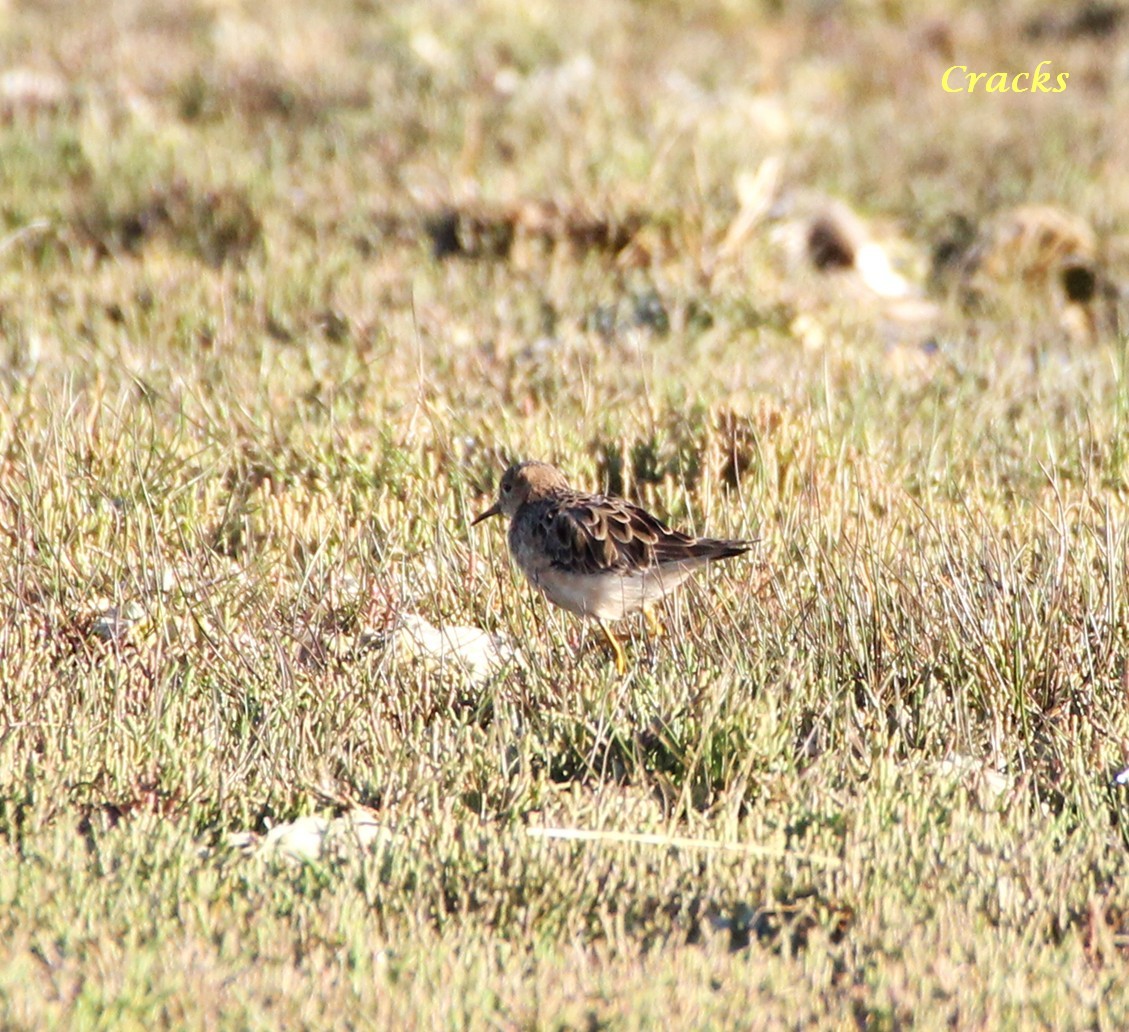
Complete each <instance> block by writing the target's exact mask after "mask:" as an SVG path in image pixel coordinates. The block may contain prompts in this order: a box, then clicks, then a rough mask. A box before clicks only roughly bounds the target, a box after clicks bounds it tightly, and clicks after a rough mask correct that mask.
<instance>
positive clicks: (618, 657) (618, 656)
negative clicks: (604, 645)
mask: <svg viewBox="0 0 1129 1032" xmlns="http://www.w3.org/2000/svg"><path fill="white" fill-rule="evenodd" d="M596 623H598V624H599V625H600V630H601V631H603V632H604V637H605V638H607V639H608V644H609V645H610V646H611V647H612V652H614V653H615V672H616V673H617V674H619V676H620V677H622V676H623V675H624V674H625V673H627V657H626V656H625V655H624V654H623V646H622V645H621V644H620V643H619V639H618V638H617V637H616V636H615V635H614V634H612V632H611V628H610V627H608V625H607V624H606V623H604V621H603V620H597V621H596Z"/></svg>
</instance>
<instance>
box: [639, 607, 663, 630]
mask: <svg viewBox="0 0 1129 1032" xmlns="http://www.w3.org/2000/svg"><path fill="white" fill-rule="evenodd" d="M643 618H644V619H645V620H646V621H647V629H648V630H649V631H650V632H651V637H653V638H661V637H662V636H663V634H664V633H666V632H665V631H664V630H663V625H662V624H661V623H659V618H658V617H657V616H655V611H654V610H653V609H652V608H651V607H650V606H644V607H643Z"/></svg>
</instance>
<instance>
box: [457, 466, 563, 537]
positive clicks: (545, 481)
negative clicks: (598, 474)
mask: <svg viewBox="0 0 1129 1032" xmlns="http://www.w3.org/2000/svg"><path fill="white" fill-rule="evenodd" d="M567 490H568V481H567V480H565V478H564V474H563V473H561V471H560V470H559V469H557V468H556V467H554V466H550V465H549V464H548V463H547V462H518V463H516V464H514V465H513V466H511V467H510V468H509V469H507V470H506V472H505V473H503V474H502V482H501V483H500V484H499V485H498V500H497V501H496V502H495V503H494V504H493V505H492V506H490V508H489V509H487V510H486V511H485V512H484V513H482V514H481V515H480V516H476V517H475V518H474V520H473V521H472V522H471V526H472V527H473V526H474V525H475V523H481V522H482V521H483V520H485V519H488V518H489V517H491V516H499V515H501V516H508V517H510V518H511V519H512V518H513V515H514V513H516V512H517V511H518V509H520V508H521V507H522V506H523V505H524V504H525V503H526V502H536V501H538V500H539V499H541V498H548V497H550V496H551V495H553V494H557V493H559V492H561V491H567Z"/></svg>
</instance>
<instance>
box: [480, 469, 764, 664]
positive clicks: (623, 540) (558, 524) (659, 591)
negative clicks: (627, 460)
mask: <svg viewBox="0 0 1129 1032" xmlns="http://www.w3.org/2000/svg"><path fill="white" fill-rule="evenodd" d="M498 515H502V516H508V517H509V520H510V531H509V545H510V554H511V555H512V556H513V559H514V562H516V563H517V565H518V566H519V567H520V568H521V572H522V573H524V574H525V576H526V577H528V578H529V580H530V582H531V583H532V584H533V586H534V587H536V588H537V589H538V590H539V591H540V592H541V593H542V594H543V595H544V596H545V597H546V598H547V599H548V600H549V601H550V602H552V603H553V604H554V605H558V606H560V607H561V608H562V609H567V610H568V611H569V612H570V613H577V614H579V615H580V616H590V617H592V618H593V619H594V620H595V621H596V622H597V623H598V624H599V626H600V630H602V631H603V632H604V637H606V638H607V639H608V644H610V645H611V647H612V651H613V652H614V653H615V666H616V670H617V671H618V672H619V673H620V674H621V675H622V674H623V673H624V671H625V670H626V669H627V660H626V658H625V657H624V654H623V647H622V645H620V643H619V640H618V639H617V638H616V637H615V636H614V635H613V634H612V632H611V628H610V627H609V626H608V624H609V623H610V622H614V621H616V620H620V619H622V618H623V617H625V616H627V615H628V614H629V613H634V612H636V611H638V610H640V609H642V610H643V612H644V615H645V616H646V618H647V623H648V624H649V625H650V627H651V629H652V630H653V631H657V630H658V626H657V622H656V621H655V617H654V614H653V613H652V612H651V606H652V605H654V604H655V603H656V602H658V601H659V600H660V599H661V598H663V596H664V595H668V594H669V593H670V592H672V591H673V590H674V589H675V588H677V587H678V585H679V584H681V583H682V582H683V581H684V580H686V578H687V577H689V576H690V575H691V574H692V573H693V572H694V571H695V570H697V569H700V568H701V567H703V566H705V565H706V563H708V562H711V561H712V560H714V559H728V558H730V557H731V556H735V555H741V554H742V553H744V552H747V551H748V550H749V549H750V548H751V547H752V546H753V542H752V541H719V540H717V539H715V538H696V537H691V536H690V535H689V534H682V533H680V532H679V531H677V530H671V529H670V528H668V527H667V526H665V525H664V524H663V523H662V522H661V521H660V520H658V519H656V518H655V517H654V516H652V515H651V514H650V513H649V512H647V511H646V510H645V509H641V508H640V507H639V506H637V505H633V504H632V503H631V502H628V501H625V500H624V499H622V498H608V497H606V496H604V495H598V494H583V493H582V492H580V491H574V490H573V489H572V488H570V487H569V486H568V481H567V480H565V478H564V475H563V474H562V473H561V472H560V471H559V470H558V469H555V468H554V467H553V466H550V465H549V464H548V463H546V462H519V463H517V464H516V465H514V466H511V467H510V468H509V469H507V470H506V472H505V473H504V474H503V476H502V482H501V484H500V485H499V488H498V500H497V501H496V502H495V503H494V504H493V505H492V506H490V508H489V509H487V510H486V511H485V512H484V513H482V515H481V516H478V517H476V518H475V519H474V521H473V522H472V523H471V526H474V525H475V524H476V523H481V522H482V520H485V519H487V518H489V517H490V516H498Z"/></svg>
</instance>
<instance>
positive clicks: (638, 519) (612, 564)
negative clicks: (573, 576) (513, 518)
mask: <svg viewBox="0 0 1129 1032" xmlns="http://www.w3.org/2000/svg"><path fill="white" fill-rule="evenodd" d="M538 530H539V535H540V536H542V538H543V541H544V545H545V550H546V552H547V553H548V555H549V559H550V562H551V563H552V565H553V566H554V567H555V568H556V569H559V570H564V571H566V572H569V573H581V574H593V573H619V574H626V573H634V572H639V571H642V570H647V569H650V568H652V567H653V566H654V565H655V563H656V561H665V559H664V557H665V556H667V555H670V556H671V557H672V558H675V559H677V558H679V557H680V556H679V555H678V554H677V553H679V552H684V551H685V550H686V549H687V548H688V547H689V546H690V545H691V544H692V542H693V540H694V539H693V538H690V537H687V536H686V535H685V534H680V533H678V532H677V531H673V530H670V529H669V528H667V527H666V526H665V525H664V524H663V523H662V522H661V521H659V520H658V519H656V518H655V517H654V516H652V515H651V514H650V513H648V512H646V511H645V510H643V509H640V508H639V507H638V506H636V505H632V504H631V503H630V502H626V501H623V500H622V499H619V498H603V497H600V496H592V497H577V498H575V499H571V500H570V501H569V502H568V504H565V505H561V506H559V507H556V508H554V509H553V511H551V512H547V513H546V514H545V516H544V518H543V519H542V520H541V523H540V525H539V527H538Z"/></svg>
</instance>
